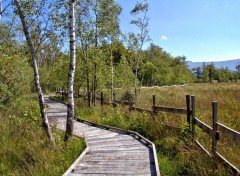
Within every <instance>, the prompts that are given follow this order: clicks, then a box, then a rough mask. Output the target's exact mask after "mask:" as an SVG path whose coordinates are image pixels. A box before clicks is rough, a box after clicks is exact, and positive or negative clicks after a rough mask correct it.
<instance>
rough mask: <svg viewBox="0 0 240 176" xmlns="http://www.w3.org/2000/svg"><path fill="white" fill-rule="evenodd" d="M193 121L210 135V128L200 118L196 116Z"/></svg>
mask: <svg viewBox="0 0 240 176" xmlns="http://www.w3.org/2000/svg"><path fill="white" fill-rule="evenodd" d="M195 123H196V125H197V126H198V127H199V128H201V129H202V130H203V131H204V132H206V133H208V134H209V135H212V128H211V127H210V126H208V125H207V124H205V123H204V122H202V121H201V120H199V119H197V118H195Z"/></svg>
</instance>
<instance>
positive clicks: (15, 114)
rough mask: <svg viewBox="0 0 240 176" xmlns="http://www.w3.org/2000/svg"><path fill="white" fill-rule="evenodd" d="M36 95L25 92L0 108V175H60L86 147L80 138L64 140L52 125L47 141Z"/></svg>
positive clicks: (61, 134)
mask: <svg viewBox="0 0 240 176" xmlns="http://www.w3.org/2000/svg"><path fill="white" fill-rule="evenodd" d="M39 115H40V114H39V108H38V103H37V101H36V97H35V96H34V97H29V96H24V97H20V98H18V99H17V100H16V101H15V102H13V103H12V104H8V105H7V106H2V107H1V110H0V175H4V176H5V175H32V176H38V175H44V176H46V175H49V176H50V175H51V176H52V175H62V174H63V173H64V172H65V171H66V170H67V169H68V167H69V166H70V165H71V164H72V163H73V162H74V160H75V159H76V158H77V157H78V156H79V155H80V153H81V152H82V151H83V150H84V148H85V143H84V140H83V139H79V138H75V139H72V140H71V141H69V142H68V143H67V144H65V143H64V142H63V139H64V136H63V133H62V132H60V131H58V130H56V129H54V130H53V133H54V137H55V140H56V147H55V148H52V146H50V145H48V140H47V138H46V134H45V131H44V130H43V129H42V127H41V120H40V117H39Z"/></svg>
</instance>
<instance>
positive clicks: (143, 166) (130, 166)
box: [75, 163, 151, 173]
mask: <svg viewBox="0 0 240 176" xmlns="http://www.w3.org/2000/svg"><path fill="white" fill-rule="evenodd" d="M113 168H114V171H125V170H128V171H129V170H131V171H135V170H147V171H148V172H149V173H150V171H151V170H150V165H149V163H115V164H111V163H110V164H107V165H100V164H88V163H86V164H84V163H82V164H79V165H78V166H77V167H76V168H75V170H78V169H79V170H83V169H88V170H93V169H97V170H98V171H99V170H109V169H113Z"/></svg>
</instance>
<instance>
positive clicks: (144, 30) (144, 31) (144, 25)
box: [130, 0, 150, 97]
mask: <svg viewBox="0 0 240 176" xmlns="http://www.w3.org/2000/svg"><path fill="white" fill-rule="evenodd" d="M148 10H149V4H148V2H147V1H146V0H144V2H137V4H136V5H135V7H134V8H133V9H132V10H131V12H130V13H131V15H132V16H133V17H134V19H133V20H131V24H133V25H135V26H136V27H137V28H138V29H139V33H138V34H137V35H134V34H131V38H132V39H133V45H135V46H134V49H135V52H136V54H137V59H136V63H135V68H134V69H135V79H134V89H135V90H134V91H135V92H134V93H135V96H136V97H137V80H138V69H139V64H140V58H141V51H142V47H143V45H144V44H145V43H146V42H148V41H150V37H149V35H148V32H149V31H148V26H149V18H148V16H147V13H148Z"/></svg>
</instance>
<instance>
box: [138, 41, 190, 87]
mask: <svg viewBox="0 0 240 176" xmlns="http://www.w3.org/2000/svg"><path fill="white" fill-rule="evenodd" d="M144 55H145V56H144V59H143V61H142V63H141V69H140V76H139V78H140V79H142V80H143V85H146V86H152V85H168V84H183V83H189V82H190V81H191V78H192V74H191V72H190V71H189V70H188V68H187V66H186V57H184V56H181V57H175V58H174V57H172V56H171V55H170V54H168V53H167V52H165V51H163V49H162V48H160V47H158V46H157V45H154V44H151V45H150V47H149V48H148V49H147V50H146V51H144Z"/></svg>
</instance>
